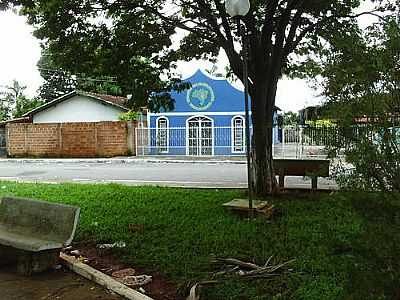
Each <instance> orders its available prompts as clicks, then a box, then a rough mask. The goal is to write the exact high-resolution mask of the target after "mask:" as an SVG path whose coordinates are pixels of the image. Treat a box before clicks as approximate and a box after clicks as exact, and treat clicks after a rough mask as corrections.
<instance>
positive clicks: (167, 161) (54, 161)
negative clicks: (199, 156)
mask: <svg viewBox="0 0 400 300" xmlns="http://www.w3.org/2000/svg"><path fill="white" fill-rule="evenodd" d="M1 163H25V164H29V163H47V164H65V163H86V164H91V163H102V164H143V163H154V164H160V163H165V164H239V165H243V164H246V161H240V160H211V159H210V160H188V159H151V158H87V159H80V158H77V159H74V158H71V159H62V158H60V159H58V158H48V159H44V158H37V159H36V158H22V159H20V158H4V159H0V164H1Z"/></svg>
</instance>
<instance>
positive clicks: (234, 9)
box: [225, 0, 253, 217]
mask: <svg viewBox="0 0 400 300" xmlns="http://www.w3.org/2000/svg"><path fill="white" fill-rule="evenodd" d="M225 9H226V12H227V13H228V14H229V15H230V16H231V17H232V18H234V19H236V22H237V28H238V34H239V35H241V36H242V45H243V51H242V53H243V85H244V107H245V110H244V111H245V120H246V126H245V134H246V156H247V182H248V183H247V187H248V197H249V210H250V216H251V217H252V216H253V198H252V194H253V193H252V176H251V167H250V163H251V161H250V151H251V149H250V143H251V141H250V116H249V72H248V66H247V60H248V57H247V45H248V43H247V34H246V27H245V26H241V24H240V19H241V17H244V16H245V15H247V14H248V13H249V11H250V2H249V0H226V1H225Z"/></svg>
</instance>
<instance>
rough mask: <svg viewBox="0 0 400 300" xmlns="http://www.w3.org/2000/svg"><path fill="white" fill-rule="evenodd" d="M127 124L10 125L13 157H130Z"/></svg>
mask: <svg viewBox="0 0 400 300" xmlns="http://www.w3.org/2000/svg"><path fill="white" fill-rule="evenodd" d="M128 138H132V137H131V136H129V137H128V125H127V122H96V123H59V124H26V123H23V124H8V125H7V152H8V155H9V156H11V157H23V156H34V157H112V156H125V155H128V154H130V153H129V152H130V151H129V149H128Z"/></svg>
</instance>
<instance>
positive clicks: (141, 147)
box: [135, 126, 329, 158]
mask: <svg viewBox="0 0 400 300" xmlns="http://www.w3.org/2000/svg"><path fill="white" fill-rule="evenodd" d="M280 130H281V133H279V130H278V129H277V128H275V129H274V136H273V140H274V144H273V155H274V157H276V158H301V157H326V153H325V151H324V149H325V147H324V145H322V143H321V142H318V143H317V140H318V141H320V140H321V136H319V137H318V139H316V138H312V137H313V135H312V133H311V134H310V132H306V131H305V129H304V128H302V127H284V128H282V129H280ZM135 133H136V134H135V145H136V153H137V155H138V156H153V155H162V156H243V157H244V156H245V155H246V144H245V143H246V141H245V130H244V127H216V126H213V127H209V126H206V127H201V126H197V127H169V128H168V127H167V128H136V132H135ZM306 133H307V135H306ZM326 133H327V134H328V133H329V132H326ZM322 134H325V132H323V133H322ZM315 136H317V135H316V134H315ZM322 140H324V137H322Z"/></svg>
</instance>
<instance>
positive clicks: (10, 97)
mask: <svg viewBox="0 0 400 300" xmlns="http://www.w3.org/2000/svg"><path fill="white" fill-rule="evenodd" d="M25 90H26V86H23V85H21V84H20V83H19V82H18V81H16V80H13V82H12V84H11V85H9V86H6V87H5V91H4V92H2V93H0V101H1V104H0V118H1V120H2V121H5V120H9V119H11V118H20V117H22V115H23V114H25V113H26V112H28V111H30V110H32V109H34V108H36V107H38V106H40V105H42V104H43V102H42V101H40V100H39V99H37V98H34V99H29V98H28V97H27V96H26V95H25V94H24V91H25Z"/></svg>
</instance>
